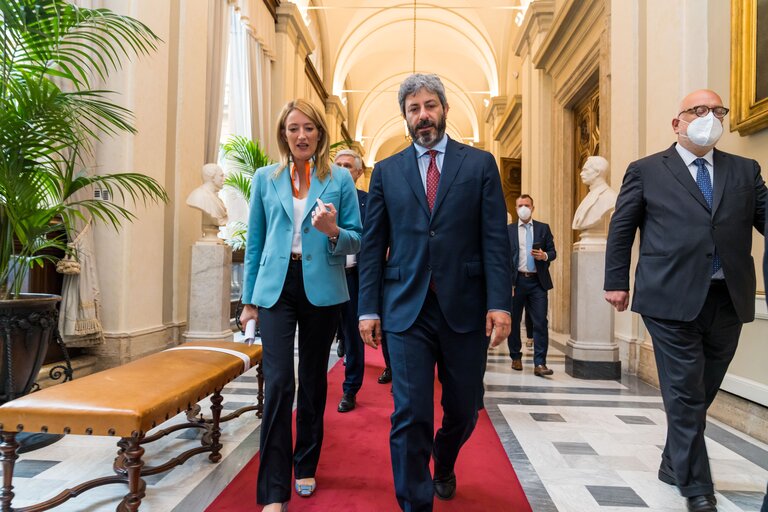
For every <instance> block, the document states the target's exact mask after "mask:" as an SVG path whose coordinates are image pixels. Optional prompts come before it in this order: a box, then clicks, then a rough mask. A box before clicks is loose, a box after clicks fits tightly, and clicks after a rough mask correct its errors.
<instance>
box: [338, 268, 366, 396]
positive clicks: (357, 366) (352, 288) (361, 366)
mask: <svg viewBox="0 0 768 512" xmlns="http://www.w3.org/2000/svg"><path fill="white" fill-rule="evenodd" d="M347 289H348V290H349V301H347V302H345V303H344V304H342V305H341V325H340V328H339V330H340V331H341V332H343V333H344V349H345V351H346V357H347V364H346V366H345V367H344V384H343V385H342V390H343V391H344V394H347V393H351V394H357V392H358V391H360V387H361V386H362V385H363V375H364V373H365V344H364V343H363V338H361V337H360V329H359V324H358V319H357V292H358V290H359V289H360V276H359V275H358V273H357V267H352V268H351V269H347Z"/></svg>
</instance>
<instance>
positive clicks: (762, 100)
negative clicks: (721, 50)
mask: <svg viewBox="0 0 768 512" xmlns="http://www.w3.org/2000/svg"><path fill="white" fill-rule="evenodd" d="M730 128H731V131H736V130H738V132H739V134H740V135H749V134H752V133H755V132H757V131H760V130H763V129H765V128H768V0H731V114H730Z"/></svg>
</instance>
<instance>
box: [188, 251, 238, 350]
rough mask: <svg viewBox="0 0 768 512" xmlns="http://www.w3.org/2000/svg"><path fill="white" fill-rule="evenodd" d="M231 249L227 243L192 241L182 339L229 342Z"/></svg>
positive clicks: (230, 332)
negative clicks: (185, 326)
mask: <svg viewBox="0 0 768 512" xmlns="http://www.w3.org/2000/svg"><path fill="white" fill-rule="evenodd" d="M231 274H232V249H231V248H230V247H229V246H228V245H224V244H221V243H211V242H203V241H199V242H195V245H193V246H192V268H191V271H190V286H189V322H188V323H187V327H188V329H189V330H188V331H187V332H186V333H184V336H183V337H184V340H185V341H193V340H226V341H232V339H233V335H232V329H231V328H230V327H229V295H230V286H231Z"/></svg>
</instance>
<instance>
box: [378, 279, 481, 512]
mask: <svg viewBox="0 0 768 512" xmlns="http://www.w3.org/2000/svg"><path fill="white" fill-rule="evenodd" d="M484 334H485V333H484V332H483V331H481V330H479V331H472V332H470V333H465V334H463V333H456V332H453V331H452V330H451V329H450V328H449V327H448V324H447V323H446V321H445V318H444V316H443V314H442V312H441V311H440V307H439V305H438V302H437V299H436V297H435V295H434V293H432V292H431V291H430V292H428V293H427V298H426V300H425V302H424V305H423V306H422V309H421V312H420V313H419V316H418V317H417V319H416V321H415V322H414V324H413V325H412V326H411V327H409V328H408V329H407V330H406V331H404V332H400V333H394V332H386V333H385V336H386V337H387V338H388V340H389V341H388V344H389V347H388V348H389V350H390V357H391V364H392V375H393V379H392V382H393V394H394V400H395V411H394V413H393V414H392V417H391V420H392V430H391V433H390V451H391V456H392V468H393V474H394V480H395V494H396V495H397V500H398V503H399V504H400V507H401V508H402V509H403V510H404V511H406V512H410V511H419V512H422V511H431V510H432V502H433V494H434V488H433V484H432V477H431V475H430V472H429V459H430V455H433V456H434V458H435V460H436V462H439V464H440V466H441V467H443V468H445V469H446V470H452V469H453V467H454V464H455V463H456V459H457V457H458V454H459V450H460V448H461V446H462V445H463V444H464V443H465V442H466V441H467V439H469V437H470V435H471V433H472V431H473V430H474V427H475V424H476V423H477V417H478V412H477V411H478V409H479V408H480V402H481V400H482V379H483V368H484V361H485V357H486V351H487V346H488V345H487V339H486V338H485V335H484ZM435 365H437V374H438V378H439V379H440V382H441V384H442V399H441V404H442V406H443V412H444V414H443V422H442V425H441V428H440V429H439V430H438V432H437V433H436V434H434V439H433V432H434V403H433V397H434V379H435Z"/></svg>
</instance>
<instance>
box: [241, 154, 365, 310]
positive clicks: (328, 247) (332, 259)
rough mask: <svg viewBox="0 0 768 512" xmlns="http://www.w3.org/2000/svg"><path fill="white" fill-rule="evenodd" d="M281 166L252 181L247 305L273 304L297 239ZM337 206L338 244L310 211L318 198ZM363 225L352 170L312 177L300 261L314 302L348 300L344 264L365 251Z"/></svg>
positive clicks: (287, 177)
mask: <svg viewBox="0 0 768 512" xmlns="http://www.w3.org/2000/svg"><path fill="white" fill-rule="evenodd" d="M277 167H278V164H273V165H269V166H267V167H262V168H260V169H258V170H257V171H256V172H255V173H254V175H253V182H252V184H251V210H250V214H249V218H248V240H247V242H246V245H245V265H244V267H245V268H244V275H243V298H242V301H243V304H255V305H257V306H262V307H265V308H269V307H272V306H274V305H275V303H276V302H277V300H278V299H279V298H280V293H281V292H282V290H283V284H284V283H285V276H286V274H287V272H288V261H289V260H290V255H291V244H292V241H293V189H292V187H291V173H290V170H289V169H284V170H283V172H281V173H280V175H279V176H277V177H275V170H276V169H277ZM318 197H319V198H320V199H322V200H323V202H324V203H332V204H333V206H334V207H335V208H336V211H337V212H338V213H337V218H336V223H337V224H338V226H339V229H340V233H339V240H338V242H337V243H336V245H335V246H333V245H332V244H331V243H330V242H329V241H328V237H327V236H326V235H325V234H324V233H323V232H322V231H318V230H317V229H315V228H314V227H313V226H312V220H311V215H310V213H311V211H312V210H313V209H314V208H315V206H316V205H317V198H318ZM362 231H363V228H362V223H361V222H360V207H359V205H358V201H357V191H356V190H355V182H354V181H352V176H350V174H349V171H347V170H346V169H344V168H342V167H337V166H335V165H333V166H331V174H330V175H329V176H327V177H326V178H325V180H324V181H320V180H319V179H318V178H317V177H316V176H315V174H314V172H313V174H312V178H311V180H310V186H309V194H308V195H307V206H306V210H305V211H304V217H303V220H302V223H301V250H302V260H301V265H302V269H303V273H304V290H305V292H306V294H307V299H309V302H311V303H312V304H314V305H315V306H332V305H334V304H340V303H342V302H346V301H348V300H349V292H348V290H347V279H346V274H345V273H344V264H345V262H346V255H347V254H355V253H357V252H358V251H359V250H360V237H361V234H362Z"/></svg>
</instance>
